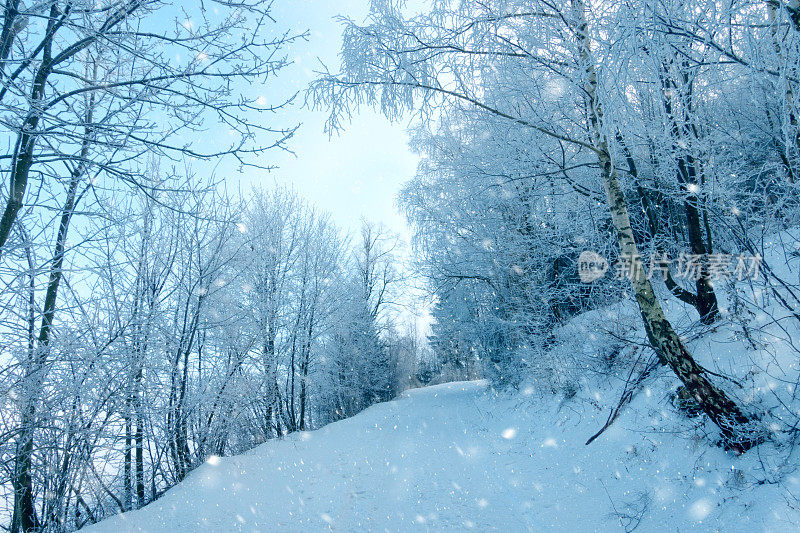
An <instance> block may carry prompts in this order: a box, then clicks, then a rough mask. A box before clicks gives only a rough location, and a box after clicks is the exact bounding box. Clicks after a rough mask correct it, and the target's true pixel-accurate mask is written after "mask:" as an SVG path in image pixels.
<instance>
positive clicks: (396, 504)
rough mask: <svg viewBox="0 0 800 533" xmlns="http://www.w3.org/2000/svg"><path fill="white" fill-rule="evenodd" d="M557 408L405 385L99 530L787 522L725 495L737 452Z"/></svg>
mask: <svg viewBox="0 0 800 533" xmlns="http://www.w3.org/2000/svg"><path fill="white" fill-rule="evenodd" d="M552 403H553V402H552V400H549V401H548V403H545V402H544V401H543V400H536V399H534V398H530V399H526V398H525V396H524V395H520V396H516V397H505V398H504V399H498V398H497V397H495V396H494V395H493V394H492V393H490V392H489V391H487V390H486V385H485V384H484V383H479V382H475V383H453V384H447V385H440V386H435V387H429V388H426V389H419V390H415V391H410V392H407V393H404V394H403V395H402V396H401V397H400V398H399V399H397V400H395V401H392V402H388V403H384V404H380V405H376V406H373V407H371V408H369V409H367V410H366V411H364V412H363V413H361V414H359V415H358V416H356V417H354V418H351V419H349V420H344V421H341V422H337V423H335V424H331V425H329V426H327V427H324V428H322V429H320V430H318V431H313V432H306V433H297V434H293V435H290V436H289V437H287V438H285V439H283V440H281V441H272V442H269V443H266V444H264V445H262V446H260V447H258V448H256V449H254V450H253V451H251V452H250V453H247V454H244V455H241V456H237V457H230V458H222V459H217V458H213V459H212V460H211V461H209V462H208V463H207V464H205V465H203V466H202V467H200V468H198V469H197V470H195V471H194V472H192V473H191V474H190V476H189V477H188V479H187V480H186V481H184V482H183V483H181V484H180V485H179V486H177V487H175V488H173V489H172V490H170V491H168V492H167V493H166V494H165V495H164V496H163V497H162V498H161V499H159V500H158V501H156V502H154V503H153V504H151V505H149V506H147V507H145V508H144V509H142V510H139V511H135V512H131V513H127V514H125V515H120V516H117V517H114V518H112V519H110V520H107V521H105V522H102V523H100V524H98V525H97V526H94V527H92V528H89V529H88V531H91V532H92V533H99V532H108V533H112V532H113V533H117V532H123V531H131V532H142V531H144V532H152V533H155V532H162V531H163V532H175V531H220V532H223V531H225V532H227V531H264V532H267V531H320V530H329V529H330V530H334V531H385V530H388V531H443V530H444V531H463V530H465V529H471V528H473V529H475V530H477V531H487V530H497V531H531V530H533V531H542V530H546V531H551V530H558V531H595V530H602V531H608V530H611V531H619V530H624V528H625V526H631V525H634V524H635V523H637V521H638V520H639V515H641V518H642V522H641V526H642V529H641V530H644V531H685V530H688V529H692V530H697V529H700V530H709V531H714V530H717V528H722V529H723V530H725V531H739V530H742V531H753V530H756V531H761V530H774V531H789V530H791V527H792V526H791V520H792V518H790V517H787V516H786V512H787V511H786V508H785V503H784V502H783V501H778V500H779V499H780V496H778V493H777V492H775V493H772V492H769V490H770V489H769V488H767V489H758V490H760V492H758V490H756V491H755V492H748V491H747V490H741V489H739V490H737V494H740V493H741V496H737V497H736V499H735V500H731V499H730V498H728V496H727V495H728V489H727V488H726V487H727V485H728V484H729V482H730V480H729V479H728V477H727V475H728V473H729V472H730V467H729V466H728V465H727V463H726V461H732V462H735V461H736V459H733V458H729V457H728V456H726V455H725V454H724V453H723V452H721V451H719V450H715V449H711V450H710V451H709V449H708V445H707V444H705V443H697V444H694V445H693V444H692V443H691V442H690V441H687V440H679V439H675V438H674V437H672V440H670V441H669V442H667V441H664V440H663V438H662V437H661V436H656V437H653V436H647V435H646V434H645V435H641V434H635V433H632V432H630V431H626V430H625V429H624V425H625V424H624V421H622V420H620V421H618V423H617V424H616V425H615V428H612V430H610V431H609V432H607V433H608V434H607V435H604V436H603V437H601V439H599V440H598V441H597V442H596V443H595V444H593V445H592V446H589V447H586V446H584V445H583V441H584V440H585V438H586V437H587V436H588V434H590V433H591V432H592V430H594V429H596V428H597V427H599V425H600V424H601V422H602V420H603V418H604V414H603V413H601V412H596V413H594V412H592V409H593V408H591V406H589V407H587V405H588V404H586V403H585V402H584V403H582V404H576V405H575V406H572V407H571V408H568V409H563V410H562V411H565V412H566V411H569V412H568V413H564V412H558V413H557V412H556V410H555V407H553V408H552V409H550V408H544V407H542V409H543V411H539V410H538V407H537V406H546V405H550V404H552ZM587 417H589V418H591V419H593V420H590V421H589V422H588V423H587ZM581 420H582V422H581ZM639 423H641V420H638V421H636V422H635V424H639ZM633 424H634V422H632V421H631V425H633ZM731 464H733V463H731ZM698 465H699V466H698ZM726 468H727V469H728V472H726V471H725V470H726ZM704 469H705V470H704ZM704 471H705V472H707V473H708V477H704V474H703V472H704ZM720 471H721V472H722V474H720V473H719V472H720ZM765 491H767V492H765ZM773 498H774V500H773V502H772V503H770V501H769V500H770V499H773ZM723 502H726V503H724V504H723Z"/></svg>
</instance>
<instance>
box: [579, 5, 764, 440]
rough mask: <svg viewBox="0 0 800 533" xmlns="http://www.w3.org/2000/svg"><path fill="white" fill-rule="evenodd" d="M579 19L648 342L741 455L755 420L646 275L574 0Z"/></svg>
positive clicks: (598, 130) (608, 174)
mask: <svg viewBox="0 0 800 533" xmlns="http://www.w3.org/2000/svg"><path fill="white" fill-rule="evenodd" d="M572 10H573V15H574V17H575V21H576V25H577V27H576V28H575V30H576V35H577V37H578V53H579V57H580V61H581V64H582V66H583V69H584V75H585V77H586V79H585V87H584V89H585V93H586V95H587V104H588V111H589V122H590V124H589V126H590V132H591V134H592V144H593V146H594V148H595V151H596V153H597V156H598V160H599V164H600V172H601V176H602V178H603V184H604V186H605V191H606V198H607V201H608V206H609V209H610V210H611V220H612V223H613V225H614V229H615V230H616V232H617V239H618V241H619V246H620V252H621V253H622V255H623V256H626V257H628V258H629V259H630V260H631V262H632V266H633V268H632V270H631V271H632V272H633V274H634V275H632V276H631V278H632V279H631V281H632V283H633V288H634V293H635V295H636V302H637V303H638V305H639V310H640V313H641V316H642V320H643V322H644V327H645V331H646V333H647V338H648V339H649V341H650V345H651V346H652V347H653V349H654V350H655V352H656V354H658V357H659V359H660V360H661V361H662V363H664V364H666V365H668V366H669V367H670V368H671V369H672V371H673V372H675V375H676V376H677V377H678V379H680V380H681V382H683V384H684V385H685V386H686V388H687V390H688V391H689V393H690V394H691V395H692V396H693V397H694V398H695V399H696V400H697V402H698V403H699V404H700V406H701V407H702V409H703V411H704V412H705V413H706V414H707V415H708V416H709V418H710V419H711V420H712V421H713V422H714V423H715V424H716V425H717V426H718V427H719V429H720V432H721V433H722V437H723V440H724V442H725V444H726V446H727V447H729V448H731V449H733V450H735V451H736V452H738V453H743V452H745V451H747V450H748V449H749V448H751V447H753V446H754V445H756V444H758V442H759V441H760V440H759V437H758V435H757V433H756V432H754V431H753V428H751V427H750V426H751V425H753V422H754V420H753V419H751V418H750V417H749V416H747V415H746V414H745V413H744V412H742V410H741V409H740V408H739V406H738V405H737V404H736V403H735V402H734V401H733V400H731V399H730V398H728V396H727V395H726V394H725V392H724V391H722V390H721V389H719V388H717V387H716V386H715V385H714V384H713V383H711V382H710V381H709V380H708V379H707V378H706V372H705V370H704V369H703V368H702V367H701V366H700V365H699V364H697V362H696V361H695V360H694V359H693V358H692V356H691V354H690V353H689V352H688V351H687V350H686V348H685V347H684V345H683V343H682V342H681V340H680V338H679V337H678V335H677V333H676V332H675V330H674V329H673V328H672V325H671V324H670V323H669V321H668V320H667V318H666V316H665V315H664V310H663V309H662V308H661V305H660V304H659V302H658V299H657V298H656V295H655V292H654V291H653V286H652V285H651V284H650V281H649V280H648V279H647V277H646V276H645V275H644V269H643V265H642V261H641V257H640V255H639V250H638V247H637V245H636V240H635V238H634V235H633V229H632V228H631V223H630V218H629V216H628V207H627V205H626V203H625V196H624V195H623V193H622V186H621V185H620V182H619V178H618V176H617V171H616V169H615V167H614V165H613V162H612V159H611V152H610V150H609V147H608V138H607V137H606V136H605V134H604V133H603V130H602V126H601V125H602V120H603V109H602V105H601V102H600V99H599V96H598V94H597V72H596V70H595V66H594V62H593V58H592V55H591V41H590V38H589V34H588V31H587V30H588V24H587V22H586V14H585V10H586V6H585V4H584V0H572Z"/></svg>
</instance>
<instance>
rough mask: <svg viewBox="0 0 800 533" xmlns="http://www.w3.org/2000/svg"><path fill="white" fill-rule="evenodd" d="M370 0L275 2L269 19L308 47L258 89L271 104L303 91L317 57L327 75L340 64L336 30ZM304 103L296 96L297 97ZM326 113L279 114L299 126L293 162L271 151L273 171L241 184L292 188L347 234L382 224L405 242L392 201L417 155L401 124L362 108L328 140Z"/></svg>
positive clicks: (250, 174)
mask: <svg viewBox="0 0 800 533" xmlns="http://www.w3.org/2000/svg"><path fill="white" fill-rule="evenodd" d="M368 7H369V0H339V1H335V0H277V1H276V2H275V4H274V11H273V15H274V17H275V18H276V20H277V21H278V25H279V27H281V28H291V29H294V30H305V29H308V30H309V31H310V37H309V40H308V42H300V43H297V44H295V45H292V46H291V47H290V48H289V49H288V56H289V58H290V59H292V60H293V61H294V62H295V64H294V65H292V66H291V67H289V68H287V69H286V70H284V71H282V72H281V73H280V75H279V77H277V78H275V79H273V80H272V81H271V83H268V84H267V85H266V86H264V87H261V88H256V87H254V88H253V89H254V90H259V91H260V92H259V96H261V95H263V96H264V97H265V98H266V99H267V101H268V102H269V103H272V102H277V101H280V100H281V99H282V98H283V97H284V96H286V95H289V94H292V93H293V92H295V91H302V90H304V89H305V87H306V86H307V84H308V82H309V81H311V80H312V79H313V78H314V70H317V69H319V65H320V63H319V61H318V58H319V59H321V60H322V61H324V62H325V64H327V65H328V67H329V68H330V69H331V70H336V69H337V68H338V65H339V57H338V56H339V49H340V43H341V25H340V24H339V23H338V22H337V21H335V20H334V17H335V16H337V15H346V16H348V17H350V18H353V19H355V20H357V21H361V20H363V18H364V17H365V16H366V14H367V9H368ZM300 104H302V98H301V99H300ZM325 118H326V114H325V112H324V111H311V110H310V109H301V106H300V105H299V104H298V105H296V106H294V107H293V108H291V109H289V110H286V111H284V112H282V113H281V115H280V120H281V123H291V122H301V123H302V126H301V128H300V131H299V132H298V133H297V135H296V136H295V137H294V138H293V139H292V140H291V142H290V145H289V147H290V148H291V149H292V150H294V151H295V154H296V155H295V156H293V155H291V154H287V153H279V152H277V151H276V152H273V153H272V154H271V156H270V159H272V160H273V161H271V162H272V163H274V164H276V165H278V166H279V167H280V168H279V169H278V170H275V171H272V172H270V173H266V172H260V171H247V172H246V174H245V176H246V178H245V179H244V180H243V181H242V183H243V185H246V184H248V183H256V182H261V183H264V185H265V186H268V185H270V184H272V183H279V184H291V185H292V186H293V187H294V188H295V189H296V190H297V191H298V192H299V193H300V194H301V195H302V196H303V197H304V198H306V199H307V200H308V201H310V202H311V203H313V204H314V205H316V206H318V207H319V208H320V209H322V210H324V211H327V212H329V213H330V214H331V215H332V217H333V219H334V221H335V222H336V223H337V225H339V226H340V227H342V229H345V230H353V229H355V228H357V227H358V226H359V224H360V219H361V217H362V216H363V217H365V218H367V219H369V220H371V221H375V222H381V223H384V224H385V225H386V226H388V227H389V228H390V229H391V230H392V231H394V232H396V233H398V234H400V235H401V236H403V237H405V238H407V237H408V236H409V235H408V230H407V226H406V224H405V220H404V218H403V217H402V216H401V215H400V214H399V213H398V211H397V208H396V205H395V200H396V196H397V193H398V191H399V190H400V188H401V186H402V184H403V183H404V182H406V181H408V180H409V179H410V178H411V177H413V175H414V172H415V170H416V165H417V157H416V155H415V154H413V153H412V152H411V151H410V150H409V149H408V144H407V143H408V137H407V135H406V132H405V130H406V126H407V124H406V123H400V124H391V123H389V122H388V121H387V120H386V119H385V118H383V117H382V116H380V115H378V114H377V113H375V112H374V111H371V110H368V109H364V110H362V111H361V113H360V114H359V115H357V116H355V117H354V119H353V122H352V124H349V125H348V126H347V128H346V130H345V131H343V132H341V133H339V134H334V135H333V136H332V137H329V135H328V134H327V133H325V132H324V122H325Z"/></svg>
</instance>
